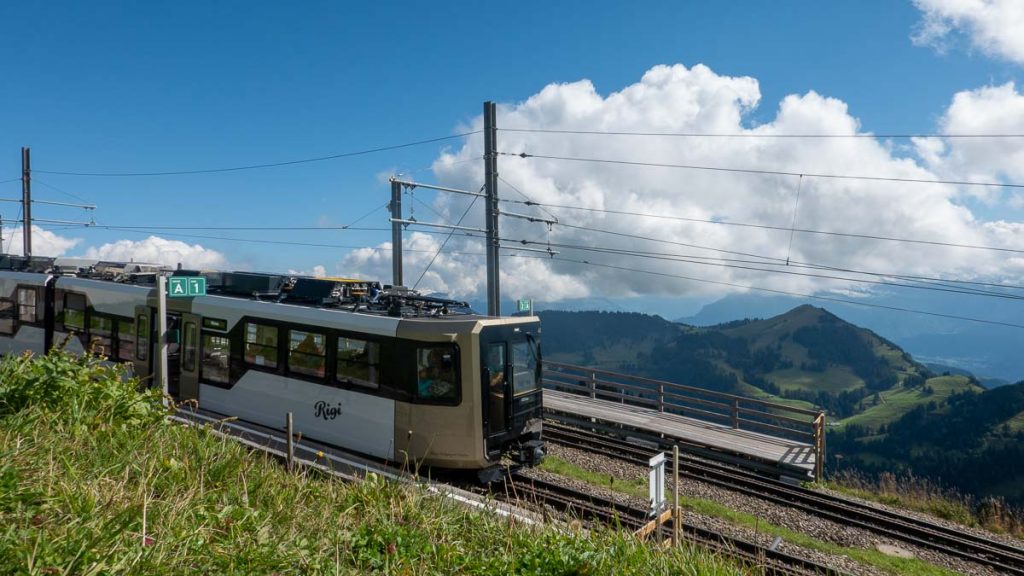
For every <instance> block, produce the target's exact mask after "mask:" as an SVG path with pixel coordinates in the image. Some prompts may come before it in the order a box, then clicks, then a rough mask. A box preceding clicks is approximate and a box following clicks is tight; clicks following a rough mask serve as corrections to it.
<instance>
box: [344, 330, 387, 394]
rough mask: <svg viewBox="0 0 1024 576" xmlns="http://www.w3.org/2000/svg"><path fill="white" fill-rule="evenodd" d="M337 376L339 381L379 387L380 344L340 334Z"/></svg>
mask: <svg viewBox="0 0 1024 576" xmlns="http://www.w3.org/2000/svg"><path fill="white" fill-rule="evenodd" d="M337 378H338V381H339V382H351V383H352V384H358V385H359V386H365V387H367V388H377V387H378V385H379V383H380V344H378V343H376V342H367V341H366V340H358V339H356V338H345V337H344V336H339V337H338V375H337Z"/></svg>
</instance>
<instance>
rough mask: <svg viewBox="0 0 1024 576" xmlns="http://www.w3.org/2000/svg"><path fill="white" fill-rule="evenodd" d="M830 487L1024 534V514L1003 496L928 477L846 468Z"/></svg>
mask: <svg viewBox="0 0 1024 576" xmlns="http://www.w3.org/2000/svg"><path fill="white" fill-rule="evenodd" d="M826 486H827V487H828V488H831V489H832V490H835V491H837V492H841V493H844V494H849V495H851V496H855V497H857V498H861V499H863V500H868V501H871V502H880V503H882V504H887V505H890V506H895V507H898V508H905V509H907V510H916V511H918V512H923V513H925V514H930V515H932V516H935V517H936V518H942V519H944V520H949V521H952V522H956V523H958V524H963V525H965V526H974V527H980V528H984V529H986V530H989V531H990V532H997V533H1001V534H1010V535H1012V536H1016V537H1018V538H1024V514H1022V513H1021V511H1020V510H1015V509H1012V508H1010V507H1008V506H1007V505H1006V504H1005V503H1004V502H1003V501H1001V500H999V499H986V500H983V501H981V502H977V501H975V500H974V499H973V498H971V497H970V496H968V495H965V494H961V493H960V492H958V491H956V490H953V489H948V488H943V487H941V486H939V485H937V484H935V483H934V482H932V481H930V480H928V479H927V478H920V477H917V476H913V475H907V476H896V475H894V474H891V473H886V474H882V475H881V476H880V477H879V478H878V479H872V478H871V477H869V476H866V475H864V474H859V473H857V472H854V471H842V472H839V473H838V474H835V475H833V477H832V478H830V479H829V480H828V482H827V483H826Z"/></svg>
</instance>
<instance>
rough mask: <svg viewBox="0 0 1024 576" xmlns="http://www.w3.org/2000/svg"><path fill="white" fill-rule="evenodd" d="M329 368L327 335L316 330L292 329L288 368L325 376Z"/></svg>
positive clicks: (296, 371)
mask: <svg viewBox="0 0 1024 576" xmlns="http://www.w3.org/2000/svg"><path fill="white" fill-rule="evenodd" d="M326 369H327V337H326V336H324V335H323V334H317V333H315V332H303V331H301V330H291V331H290V332H289V339H288V370H289V371H291V372H295V373H298V374H306V375H308V376H319V377H321V378H322V377H323V375H324V374H325V373H326Z"/></svg>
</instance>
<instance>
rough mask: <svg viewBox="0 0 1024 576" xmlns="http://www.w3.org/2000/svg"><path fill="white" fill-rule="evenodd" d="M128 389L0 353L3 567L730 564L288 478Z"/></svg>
mask: <svg viewBox="0 0 1024 576" xmlns="http://www.w3.org/2000/svg"><path fill="white" fill-rule="evenodd" d="M136 386H137V384H136V383H135V382H132V381H130V380H127V379H125V378H123V374H120V373H118V372H117V371H116V370H115V369H112V368H108V367H104V366H103V365H102V364H100V363H99V362H98V361H97V360H95V359H93V358H90V357H83V358H76V357H71V356H66V355H63V354H60V353H58V354H55V355H53V356H50V357H46V358H39V359H31V358H25V357H15V358H7V359H4V360H3V361H0V574H2V575H6V574H84V575H90V574H158V575H159V574H182V573H200V574H276V575H284V574H367V573H378V574H610V573H621V574H669V573H673V574H677V573H678V574H691V575H705V574H707V575H719V574H723V575H724V574H738V573H740V570H739V569H738V568H737V567H736V566H734V565H732V564H730V563H729V562H728V561H726V560H724V559H722V558H719V557H715V556H713V555H711V554H709V553H707V552H703V551H699V550H688V549H680V550H672V551H666V552H664V553H662V552H661V551H658V550H654V549H653V548H652V547H650V546H648V545H645V544H642V543H639V542H638V541H636V540H635V539H633V538H632V537H630V536H629V535H626V534H621V533H615V532H612V531H597V532H591V533H589V534H584V533H581V532H576V531H559V530H555V529H553V528H548V527H531V526H525V525H520V524H519V523H516V522H513V521H510V520H508V519H503V518H500V517H497V516H494V515H490V514H485V513H480V512H477V511H474V510H470V509H467V508H465V507H462V506H459V505H457V504H455V503H453V502H452V501H450V500H446V499H443V498H440V497H436V496H429V495H427V494H426V493H424V492H421V491H420V490H418V489H416V488H415V487H414V486H408V485H401V484H394V483H389V482H385V481H383V480H381V479H379V478H374V477H371V478H370V479H369V480H367V481H365V482H362V483H359V484H346V483H342V482H340V481H337V480H336V479H334V478H331V477H327V476H324V475H322V474H320V473H317V472H314V471H308V470H306V471H301V470H300V471H299V472H297V473H287V472H285V471H284V470H283V468H282V466H281V465H280V464H279V463H278V462H276V461H274V460H272V459H270V458H268V457H265V456H263V455H261V454H260V453H250V452H249V451H247V450H246V449H244V448H243V447H242V446H241V445H240V444H238V443H235V442H233V441H230V440H225V439H222V438H218V437H217V436H215V435H213V434H209V433H208V432H207V431H206V430H203V429H198V428H192V427H185V426H179V425H175V424H171V423H169V422H168V421H166V420H165V419H164V414H165V412H164V411H163V409H162V408H161V407H160V405H159V402H158V398H157V397H155V396H154V395H152V394H142V395H140V394H138V393H137V391H136ZM42 389H47V390H50V391H51V392H52V391H54V390H57V391H60V392H61V393H60V394H49V393H43V392H42V391H41V390H42Z"/></svg>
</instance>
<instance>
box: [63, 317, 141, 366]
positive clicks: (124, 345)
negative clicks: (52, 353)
mask: <svg viewBox="0 0 1024 576" xmlns="http://www.w3.org/2000/svg"><path fill="white" fill-rule="evenodd" d="M65 325H67V323H66V322H65ZM134 352H135V326H134V325H133V324H132V321H131V320H118V321H117V359H118V360H125V361H127V360H131V359H132V354H133V353H134Z"/></svg>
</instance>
